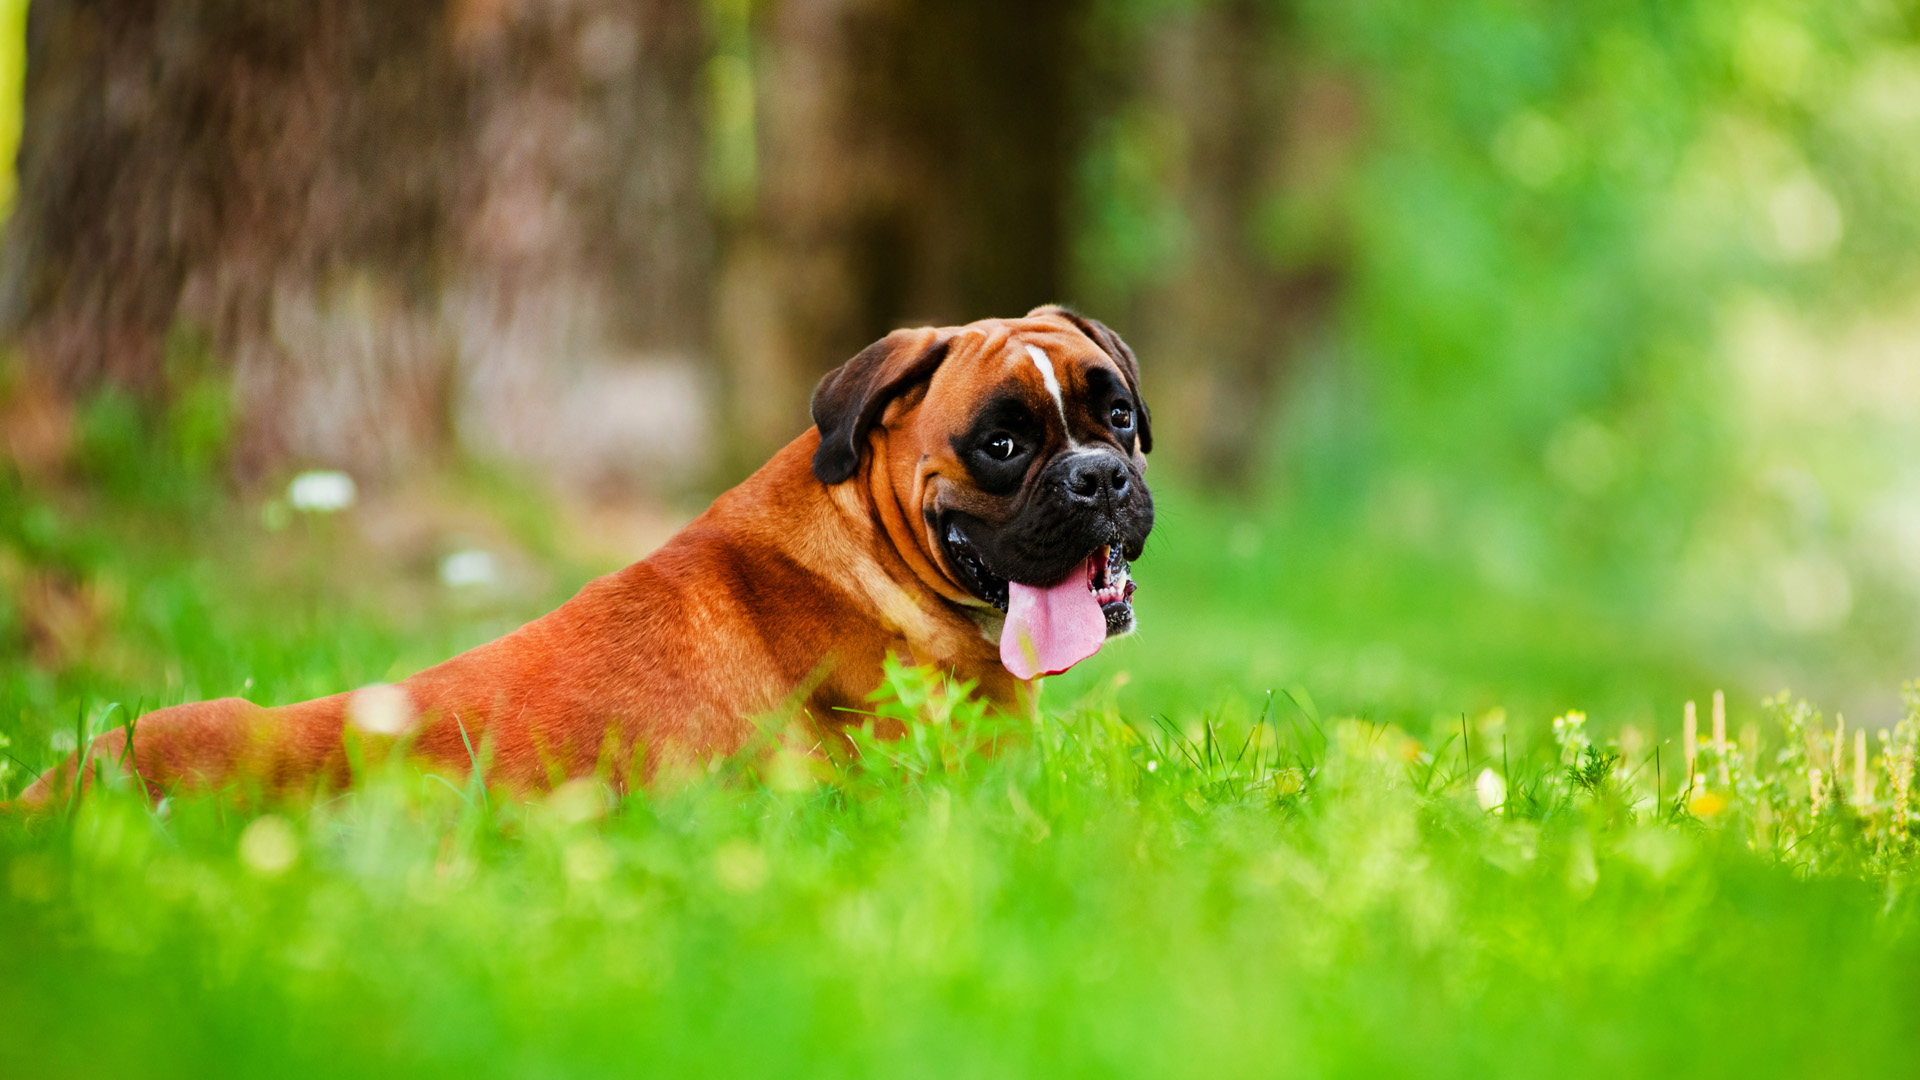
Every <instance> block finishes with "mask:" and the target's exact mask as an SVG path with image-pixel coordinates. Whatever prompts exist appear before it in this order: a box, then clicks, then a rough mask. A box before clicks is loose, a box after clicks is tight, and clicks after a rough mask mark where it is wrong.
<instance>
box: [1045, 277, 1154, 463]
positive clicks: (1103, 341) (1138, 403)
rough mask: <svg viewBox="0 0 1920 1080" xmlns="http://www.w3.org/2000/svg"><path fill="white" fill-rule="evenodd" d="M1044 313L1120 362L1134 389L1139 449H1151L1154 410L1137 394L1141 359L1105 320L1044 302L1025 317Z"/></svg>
mask: <svg viewBox="0 0 1920 1080" xmlns="http://www.w3.org/2000/svg"><path fill="white" fill-rule="evenodd" d="M1043 315H1052V316H1054V317H1056V318H1061V319H1065V320H1067V321H1068V322H1070V323H1072V324H1073V325H1075V326H1077V327H1079V328H1080V332H1081V333H1083V334H1085V335H1087V337H1089V338H1091V339H1093V343H1094V344H1095V345H1098V346H1100V351H1101V352H1104V353H1106V354H1107V355H1108V356H1109V357H1112V358H1113V362H1114V363H1115V364H1118V365H1119V366H1120V374H1121V376H1122V377H1124V378H1125V379H1126V380H1127V389H1128V390H1130V391H1132V392H1133V403H1134V406H1135V407H1137V408H1138V409H1139V410H1140V452H1141V453H1143V454H1148V453H1152V452H1153V414H1152V413H1151V412H1149V411H1148V410H1147V399H1146V398H1144V397H1141V396H1140V362H1139V361H1138V360H1135V359H1134V358H1133V350H1132V349H1129V348H1127V343H1126V342H1124V341H1121V340H1120V335H1119V334H1116V333H1114V332H1113V330H1112V329H1111V328H1109V327H1108V326H1107V324H1106V323H1103V322H1101V321H1100V320H1099V319H1089V318H1087V317H1086V316H1085V315H1081V314H1079V313H1078V312H1075V311H1071V310H1069V309H1067V308H1064V307H1061V306H1060V305H1059V304H1044V305H1042V306H1040V307H1037V308H1034V309H1033V310H1032V311H1029V312H1027V318H1029V319H1035V318H1039V317H1041V316H1043Z"/></svg>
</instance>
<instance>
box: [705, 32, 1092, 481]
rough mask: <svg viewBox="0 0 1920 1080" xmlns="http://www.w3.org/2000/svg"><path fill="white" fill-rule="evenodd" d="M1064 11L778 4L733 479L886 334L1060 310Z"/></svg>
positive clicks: (768, 63) (733, 426)
mask: <svg viewBox="0 0 1920 1080" xmlns="http://www.w3.org/2000/svg"><path fill="white" fill-rule="evenodd" d="M1077 6H1078V5H1077V4H1076V3H1074V2H1073V0H1028V2H1021V0H773V2H772V3H770V4H767V5H765V7H764V8H763V9H762V10H761V11H760V12H759V13H758V14H757V17H756V21H755V24H754V27H753V32H754V36H755V39H756V46H757V47H756V50H755V52H756V62H755V64H754V79H755V104H756V109H757V114H758V117H757V119H758V122H757V125H756V128H757V136H756V138H757V145H756V150H757V158H758V168H757V169H756V171H755V176H754V190H753V193H752V197H751V199H750V200H749V201H748V203H747V205H746V206H745V207H744V208H743V210H742V212H741V213H739V214H738V216H737V217H735V218H734V219H733V220H732V221H730V222H729V223H728V225H729V241H728V244H727V248H726V264H725V269H724V271H723V274H722V284H721V295H720V300H719V306H718V325H717V330H716V345H717V346H718V348H719V349H720V352H721V354H722V356H723V358H724V362H725V372H726V377H727V380H728V394H727V402H728V410H727V411H728V415H727V417H726V420H727V422H728V424H729V427H730V432H731V440H730V441H731V444H732V449H733V462H732V468H733V469H734V470H735V471H738V470H740V469H744V468H748V467H751V466H752V465H754V464H756V463H758V461H759V460H760V459H761V458H763V457H764V456H765V455H766V454H767V453H768V452H769V451H770V450H771V449H773V448H774V447H777V446H779V445H780V444H781V443H784V442H785V441H786V440H788V439H790V438H792V437H793V435H794V434H795V433H796V432H798V431H799V430H800V429H801V428H802V427H804V426H805V424H806V422H807V420H806V416H807V410H806V403H807V398H808V395H809V394H810V393H811V391H812V388H813V384H814V382H815V381H816V380H817V379H818V378H819V376H820V375H821V374H822V373H824V372H826V371H827V370H829V369H830V368H832V367H834V366H835V365H837V364H839V363H841V362H842V361H844V360H846V359H847V358H848V357H851V356H852V355H853V354H854V353H855V352H857V351H859V350H860V349H861V348H862V347H864V346H865V345H867V344H868V343H870V342H872V341H873V340H874V339H876V338H878V337H880V336H881V335H882V334H884V333H886V331H888V330H889V329H892V328H893V327H895V326H898V325H901V324H904V323H913V322H938V323H947V322H960V321H965V320H969V319H974V318H980V317H984V316H990V315H1009V314H1017V313H1020V312H1024V311H1025V310H1027V309H1028V308H1029V307H1032V306H1034V305H1036V304H1040V303H1044V302H1046V301H1049V300H1055V299H1058V298H1059V296H1060V294H1061V289H1062V270H1063V261H1062V254H1063V250H1064V248H1065V240H1066V237H1065V225H1064V208H1065V204H1066V201H1067V198H1068V195H1069V189H1070V185H1071V167H1072V160H1073V159H1072V146H1073V141H1074V140H1073V135H1074V125H1073V123H1072V115H1071V101H1070V90H1071V86H1070V81H1069V80H1070V73H1071V70H1072V67H1073V58H1072V55H1071V48H1070V44H1071V42H1072V34H1071V30H1072V20H1073V16H1074V12H1075V10H1076V9H1077Z"/></svg>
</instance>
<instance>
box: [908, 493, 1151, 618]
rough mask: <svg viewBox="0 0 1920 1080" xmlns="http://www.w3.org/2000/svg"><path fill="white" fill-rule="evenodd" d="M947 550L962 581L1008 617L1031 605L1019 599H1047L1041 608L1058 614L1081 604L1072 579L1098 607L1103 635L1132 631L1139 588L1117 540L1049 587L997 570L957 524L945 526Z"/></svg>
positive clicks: (1099, 549) (1092, 554) (1012, 616)
mask: <svg viewBox="0 0 1920 1080" xmlns="http://www.w3.org/2000/svg"><path fill="white" fill-rule="evenodd" d="M946 549H947V559H948V562H949V563H950V564H951V565H952V566H953V567H954V569H955V570H956V571H958V576H959V577H960V578H961V582H960V583H961V584H962V585H964V586H966V587H967V589H968V591H969V592H971V593H973V595H974V596H976V597H979V598H980V599H981V600H984V601H986V602H987V603H989V604H992V605H993V606H994V607H996V608H998V609H999V610H1001V611H1002V612H1006V613H1007V614H1008V616H1009V618H1015V617H1017V616H1018V614H1019V613H1018V612H1016V611H1014V608H1015V607H1016V606H1022V607H1025V606H1028V605H1025V604H1019V603H1018V602H1019V601H1023V600H1029V599H1036V600H1037V599H1044V600H1045V601H1046V602H1045V603H1044V604H1043V605H1042V606H1043V607H1045V608H1047V609H1048V611H1047V613H1048V614H1055V613H1056V611H1057V609H1060V608H1063V607H1065V606H1067V605H1071V606H1072V607H1074V608H1083V607H1084V606H1085V604H1086V601H1084V600H1080V599H1077V597H1076V595H1075V592H1076V591H1075V590H1071V589H1068V588H1067V586H1068V583H1069V582H1074V583H1078V584H1080V585H1081V586H1082V587H1083V588H1084V590H1085V592H1086V593H1087V594H1089V595H1090V596H1091V597H1092V602H1093V604H1095V605H1097V607H1098V609H1099V612H1100V615H1101V617H1102V619H1103V620H1104V621H1105V624H1106V635H1105V636H1107V637H1117V636H1119V635H1122V634H1125V633H1127V632H1129V631H1131V630H1132V629H1133V625H1134V619H1133V593H1134V590H1135V588H1136V586H1135V584H1134V581H1133V575H1132V572H1131V571H1132V566H1131V564H1129V563H1128V562H1127V557H1126V554H1125V551H1124V550H1123V548H1122V545H1121V544H1120V543H1119V542H1118V541H1115V542H1113V543H1109V544H1102V545H1101V546H1099V547H1098V548H1095V549H1094V550H1093V551H1092V552H1090V553H1089V554H1088V555H1087V557H1086V558H1084V559H1081V560H1080V561H1079V562H1078V563H1076V564H1075V566H1074V568H1073V569H1072V570H1070V571H1068V573H1067V574H1066V576H1065V577H1063V578H1062V579H1061V580H1060V581H1057V582H1054V583H1052V584H1046V585H1025V584H1021V583H1019V582H1015V581H1011V580H1010V579H1008V578H1007V577H1006V576H1005V575H1003V574H1000V573H997V572H996V571H995V570H994V569H993V568H992V567H991V566H990V565H989V564H988V563H987V560H986V557H985V556H984V555H982V554H981V552H980V549H979V548H978V547H976V546H975V545H974V543H973V541H971V540H969V539H968V538H967V535H966V533H964V532H963V531H961V529H960V527H959V525H958V524H955V523H951V522H950V523H948V525H947V531H946Z"/></svg>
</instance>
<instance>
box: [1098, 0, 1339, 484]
mask: <svg viewBox="0 0 1920 1080" xmlns="http://www.w3.org/2000/svg"><path fill="white" fill-rule="evenodd" d="M1290 35H1291V30H1290V26H1289V15H1288V13H1287V12H1286V10H1285V9H1284V8H1283V7H1277V6H1275V5H1273V4H1269V3H1262V2H1260V0H1215V2H1211V3H1205V4H1197V5H1189V6H1186V7H1183V8H1181V9H1179V10H1177V11H1171V12H1168V13H1166V14H1164V15H1162V16H1161V17H1160V18H1159V19H1157V20H1155V21H1152V22H1150V23H1149V24H1148V25H1147V26H1146V27H1145V28H1144V32H1143V35H1142V42H1141V45H1140V47H1139V52H1140V61H1139V65H1138V70H1139V72H1140V77H1139V81H1138V82H1137V83H1136V84H1135V89H1134V90H1133V91H1132V92H1133V93H1134V94H1136V95H1138V100H1140V101H1142V102H1144V104H1145V105H1146V107H1148V108H1150V109H1153V110H1157V111H1159V112H1160V114H1161V115H1163V116H1164V117H1166V118H1167V119H1168V120H1170V121H1171V123H1170V125H1168V126H1169V128H1170V130H1172V131H1174V132H1175V133H1177V139H1176V145H1175V146H1174V148H1173V150H1172V153H1171V154H1170V155H1169V157H1170V160H1169V161H1168V162H1167V163H1166V168H1165V174H1164V177H1163V182H1164V183H1165V185H1166V194H1167V196H1168V197H1169V198H1170V200H1171V203H1172V205H1173V206H1174V207H1175V208H1176V210H1177V212H1178V217H1179V220H1180V223H1181V232H1182V235H1181V239H1180V243H1179V245H1178V251H1177V253H1175V255H1174V256H1173V257H1172V258H1170V259H1169V260H1167V262H1166V264H1165V265H1164V266H1162V267H1160V268H1158V270H1157V273H1156V274H1155V276H1154V278H1153V280H1151V281H1150V282H1148V283H1147V284H1146V285H1145V286H1144V287H1143V288H1142V289H1141V291H1140V292H1139V294H1138V295H1137V296H1136V297H1135V299H1134V303H1133V305H1132V307H1133V308H1134V311H1135V316H1136V317H1135V319H1134V320H1133V321H1135V322H1137V324H1138V330H1139V341H1138V344H1139V345H1140V350H1139V351H1140V353H1141V355H1142V358H1143V363H1142V365H1141V367H1142V374H1141V378H1142V380H1143V381H1144V382H1145V383H1146V384H1147V390H1148V393H1149V397H1150V399H1151V400H1152V401H1153V403H1154V408H1155V420H1156V425H1155V426H1156V433H1157V434H1159V435H1160V437H1161V440H1162V441H1163V443H1164V444H1165V445H1166V447H1167V448H1168V449H1169V450H1171V451H1172V454H1173V456H1175V457H1177V458H1178V459H1179V460H1181V461H1182V462H1183V463H1184V465H1185V467H1186V468H1187V470H1188V471H1189V472H1190V473H1191V474H1192V475H1194V476H1195V477H1196V478H1198V479H1200V480H1201V481H1202V482H1206V483H1210V484H1215V485H1219V486H1223V487H1229V488H1235V487H1244V486H1246V485H1248V484H1249V483H1251V482H1252V481H1253V480H1254V479H1255V477H1256V476H1257V474H1258V472H1259V467H1260V466H1261V465H1262V464H1263V459H1264V457H1265V455H1266V454H1267V453H1268V452H1269V451H1271V450H1272V448H1273V445H1274V441H1273V439H1272V432H1271V424H1272V420H1273V418H1274V417H1275V416H1276V415H1277V411H1278V408H1277V406H1278V402H1277V400H1276V399H1277V398H1278V396H1279V394H1280V392H1281V390H1282V384H1283V383H1284V381H1285V379H1286V376H1287V373H1288V372H1289V371H1290V370H1291V369H1292V368H1293V367H1294V366H1295V364H1296V363H1297V362H1298V360H1299V358H1300V356H1301V355H1302V354H1303V353H1304V352H1305V351H1306V350H1307V349H1308V348H1309V347H1310V346H1311V343H1312V341H1313V340H1314V338H1315V335H1316V334H1317V333H1318V332H1319V330H1320V328H1321V326H1322V325H1323V323H1324V320H1325V319H1326V317H1327V316H1328V314H1329V313H1330V311H1331V308H1332V304H1333V300H1334V298H1335V296H1336V294H1337V291H1338V288H1339V283H1340V279H1341V265H1342V261H1343V259H1344V253H1343V250H1342V243H1341V222H1340V212H1339V202H1338V197H1337V192H1336V191H1334V190H1332V189H1333V188H1335V187H1337V185H1338V184H1339V183H1340V182H1341V178H1342V175H1343V167H1342V159H1343V158H1344V156H1345V155H1346V154H1347V151H1348V148H1349V147H1350V145H1351V142H1352V139H1353V135H1354V130H1353V129H1354V127H1355V125H1356V123H1357V117H1356V115H1355V114H1356V108H1355V106H1354V104H1353V102H1352V99H1351V97H1350V96H1349V95H1348V94H1347V92H1346V91H1345V88H1344V87H1343V86H1342V85H1341V84H1340V83H1338V82H1337V81H1335V80H1334V79H1332V78H1331V77H1328V76H1324V75H1322V76H1308V75H1307V74H1306V73H1304V72H1303V71H1301V70H1300V68H1301V65H1300V64H1299V63H1298V62H1297V60H1296V50H1294V49H1293V48H1292V47H1291V46H1292V41H1291V37H1290ZM1288 200H1291V201H1292V203H1293V204H1294V208H1295V209H1294V216H1295V217H1296V218H1303V219H1305V225H1304V226H1298V225H1297V226H1296V227H1295V229H1294V230H1293V232H1292V234H1291V235H1276V233H1284V232H1285V230H1277V229H1275V228H1273V227H1272V226H1271V224H1270V223H1271V221H1272V220H1273V218H1274V217H1275V216H1276V213H1275V212H1276V210H1278V209H1280V208H1281V207H1282V206H1283V205H1284V204H1285V202H1286V201H1288Z"/></svg>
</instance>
